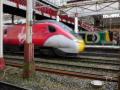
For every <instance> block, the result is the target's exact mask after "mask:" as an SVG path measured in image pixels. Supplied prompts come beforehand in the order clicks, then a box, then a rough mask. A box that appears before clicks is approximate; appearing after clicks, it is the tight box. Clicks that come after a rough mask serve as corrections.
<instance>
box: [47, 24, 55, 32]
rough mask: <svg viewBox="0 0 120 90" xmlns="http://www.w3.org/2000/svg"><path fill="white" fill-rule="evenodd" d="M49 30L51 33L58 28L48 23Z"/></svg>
mask: <svg viewBox="0 0 120 90" xmlns="http://www.w3.org/2000/svg"><path fill="white" fill-rule="evenodd" d="M48 30H49V32H50V33H54V32H56V29H55V28H54V27H53V26H50V25H48Z"/></svg>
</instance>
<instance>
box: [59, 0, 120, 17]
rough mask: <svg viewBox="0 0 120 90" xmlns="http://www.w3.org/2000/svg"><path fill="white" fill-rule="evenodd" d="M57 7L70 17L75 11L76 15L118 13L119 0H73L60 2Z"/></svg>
mask: <svg viewBox="0 0 120 90" xmlns="http://www.w3.org/2000/svg"><path fill="white" fill-rule="evenodd" d="M59 8H60V10H62V11H64V12H65V13H66V14H67V15H68V16H70V17H74V16H75V13H78V17H84V16H89V15H103V14H112V13H120V10H119V8H120V6H119V0H89V1H88V0H73V1H69V2H66V3H63V4H61V6H59Z"/></svg>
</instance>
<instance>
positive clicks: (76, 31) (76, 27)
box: [74, 13, 78, 33]
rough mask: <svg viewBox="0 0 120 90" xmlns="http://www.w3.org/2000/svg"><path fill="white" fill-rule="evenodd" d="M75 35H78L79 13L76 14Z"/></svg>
mask: <svg viewBox="0 0 120 90" xmlns="http://www.w3.org/2000/svg"><path fill="white" fill-rule="evenodd" d="M74 31H75V33H78V13H76V14H75V28H74Z"/></svg>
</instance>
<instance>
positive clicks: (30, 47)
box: [23, 0, 35, 78]
mask: <svg viewBox="0 0 120 90" xmlns="http://www.w3.org/2000/svg"><path fill="white" fill-rule="evenodd" d="M32 3H33V2H32V0H27V9H26V43H25V45H24V65H23V78H31V77H32V78H33V77H34V75H35V62H34V44H32V22H33V20H32V18H33V17H32V16H33V8H32V6H33V5H32Z"/></svg>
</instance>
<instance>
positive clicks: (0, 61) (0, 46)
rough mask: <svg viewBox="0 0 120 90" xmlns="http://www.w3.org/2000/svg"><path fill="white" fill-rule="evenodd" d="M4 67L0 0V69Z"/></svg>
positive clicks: (1, 5)
mask: <svg viewBox="0 0 120 90" xmlns="http://www.w3.org/2000/svg"><path fill="white" fill-rule="evenodd" d="M4 67H5V63H4V58H3V0H0V71H2V70H3V69H4Z"/></svg>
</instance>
